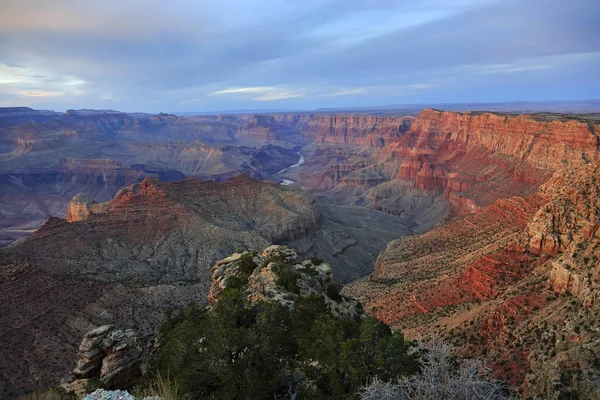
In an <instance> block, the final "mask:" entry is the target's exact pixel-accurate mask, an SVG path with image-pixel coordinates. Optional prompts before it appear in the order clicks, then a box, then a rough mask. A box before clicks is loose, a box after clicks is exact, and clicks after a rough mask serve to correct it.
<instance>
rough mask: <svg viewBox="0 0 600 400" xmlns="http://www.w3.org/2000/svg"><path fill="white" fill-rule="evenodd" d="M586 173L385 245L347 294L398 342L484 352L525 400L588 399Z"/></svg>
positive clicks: (592, 214) (590, 291)
mask: <svg viewBox="0 0 600 400" xmlns="http://www.w3.org/2000/svg"><path fill="white" fill-rule="evenodd" d="M598 171H599V169H598V165H597V164H595V163H590V164H588V165H583V166H578V165H577V164H575V166H573V167H569V168H566V169H561V170H559V171H557V172H556V173H554V175H553V177H552V178H551V179H550V180H549V181H548V182H546V183H545V184H544V185H542V187H541V188H540V190H539V192H538V193H534V194H532V195H529V196H527V197H523V198H520V197H515V198H511V199H507V200H498V201H497V202H495V203H494V204H492V205H490V206H488V207H486V208H483V209H481V210H479V211H477V212H476V213H474V214H472V215H468V216H465V217H462V218H456V219H453V220H452V221H450V222H448V223H446V224H443V225H441V226H440V227H438V228H436V229H434V230H431V231H430V232H428V233H426V234H423V235H420V236H415V237H408V238H402V239H399V240H397V241H394V242H391V243H390V244H389V246H388V248H387V249H386V251H385V252H383V253H382V254H381V255H380V257H379V258H378V261H377V264H376V267H375V272H374V273H373V274H372V276H371V279H370V281H365V282H359V283H356V284H354V285H353V286H351V287H350V288H348V289H347V292H348V293H350V294H353V295H354V296H356V298H358V299H359V300H360V301H361V302H362V303H363V304H364V305H365V310H366V311H367V312H368V313H372V314H374V315H376V316H378V318H380V319H382V320H384V321H386V322H388V323H390V324H392V325H393V326H395V327H397V328H399V329H402V330H403V331H404V332H405V334H407V335H409V336H412V335H427V334H429V335H441V336H444V337H446V338H447V340H451V341H454V343H455V344H456V345H458V346H460V347H461V348H462V350H461V352H462V354H464V355H474V354H481V353H482V352H484V353H485V354H486V356H487V357H488V360H489V361H491V362H492V364H493V365H494V368H495V370H496V371H497V372H498V374H499V375H500V376H501V377H503V378H504V379H506V380H507V381H509V382H510V383H511V384H512V385H514V387H518V388H519V390H520V392H521V394H522V395H523V396H524V397H525V398H531V399H542V398H555V397H556V396H558V398H561V396H563V397H564V396H567V397H569V396H571V397H572V396H575V397H577V398H594V396H598V395H599V394H600V387H598V385H597V381H598V376H599V374H600V369H598V364H597V363H598V361H599V359H598V357H597V350H595V349H597V346H598V343H599V342H598V332H600V308H599V305H600V303H599V302H598V300H599V299H600V264H599V261H598V255H597V249H598V247H600V241H599V240H598V237H597V235H596V226H597V224H598V216H597V214H596V213H597V209H598V204H597V202H598V196H597V192H598V190H599V189H600V179H599V178H600V176H599V173H598Z"/></svg>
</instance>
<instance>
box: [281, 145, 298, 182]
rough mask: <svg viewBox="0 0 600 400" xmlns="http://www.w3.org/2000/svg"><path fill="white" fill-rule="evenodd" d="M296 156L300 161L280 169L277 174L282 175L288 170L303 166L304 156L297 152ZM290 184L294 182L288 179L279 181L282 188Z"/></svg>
mask: <svg viewBox="0 0 600 400" xmlns="http://www.w3.org/2000/svg"><path fill="white" fill-rule="evenodd" d="M296 154H298V155H299V156H300V160H298V162H297V163H296V164H294V165H290V166H289V167H287V168H284V169H282V170H281V171H279V172H278V174H282V173H284V172H285V171H289V170H290V169H293V168H297V167H299V166H300V165H302V164H304V156H303V155H302V154H300V152H298V153H296ZM292 183H294V181H292V180H290V179H283V178H282V179H281V182H280V184H281V185H284V186H287V185H291V184H292Z"/></svg>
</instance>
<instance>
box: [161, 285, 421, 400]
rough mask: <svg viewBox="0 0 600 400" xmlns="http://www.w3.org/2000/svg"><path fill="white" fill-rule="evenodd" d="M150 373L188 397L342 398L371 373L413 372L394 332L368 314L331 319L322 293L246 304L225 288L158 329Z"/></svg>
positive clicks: (239, 294) (236, 292)
mask: <svg viewBox="0 0 600 400" xmlns="http://www.w3.org/2000/svg"><path fill="white" fill-rule="evenodd" d="M163 335H164V340H163V344H162V346H161V347H160V350H159V352H158V354H157V357H156V360H155V362H154V368H153V371H154V372H156V373H162V374H163V375H164V374H170V376H171V377H172V378H173V379H174V380H175V381H176V382H177V383H178V384H179V385H181V387H182V389H183V391H184V392H185V393H187V394H188V395H190V396H191V397H192V398H215V399H217V398H218V399H239V398H246V399H281V398H293V396H294V395H295V396H296V397H295V398H296V399H319V398H323V399H325V398H327V399H345V398H353V396H354V395H355V394H356V392H357V391H358V389H359V387H360V386H362V385H364V384H365V383H366V382H367V381H369V380H370V379H372V378H374V377H375V376H377V377H379V378H380V379H384V380H388V379H395V378H397V377H399V376H405V375H408V374H412V373H414V372H415V371H416V360H415V357H414V356H413V355H410V354H409V352H408V344H407V343H406V342H405V341H404V338H403V336H402V334H401V333H398V332H392V331H391V330H390V328H389V327H388V326H386V325H384V324H382V323H381V322H378V321H377V320H375V319H373V318H348V317H336V316H334V315H333V314H332V313H331V312H329V311H328V309H327V307H326V305H325V302H324V300H323V297H320V296H307V297H300V298H298V299H297V300H296V302H295V306H294V307H293V308H289V307H286V306H284V305H282V304H280V303H278V302H257V303H254V304H249V303H247V301H246V299H245V296H244V295H243V293H242V292H240V291H239V290H237V289H227V290H226V291H225V292H224V293H223V295H222V296H221V298H220V299H219V301H218V302H217V303H216V304H215V306H214V307H213V308H212V309H211V310H210V311H208V310H207V309H203V308H198V307H196V306H189V307H188V308H187V309H186V310H185V311H184V312H182V313H180V314H179V315H177V316H175V317H174V318H171V320H170V321H169V322H168V323H167V324H166V325H165V326H164V327H163Z"/></svg>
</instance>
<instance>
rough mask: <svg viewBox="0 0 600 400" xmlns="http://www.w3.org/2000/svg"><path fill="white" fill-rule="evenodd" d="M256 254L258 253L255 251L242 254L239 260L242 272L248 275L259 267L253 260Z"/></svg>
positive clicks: (238, 263)
mask: <svg viewBox="0 0 600 400" xmlns="http://www.w3.org/2000/svg"><path fill="white" fill-rule="evenodd" d="M255 255H256V254H254V253H246V254H242V256H241V257H240V259H239V261H238V262H237V265H238V267H239V268H240V271H241V272H243V273H244V274H247V275H251V274H252V272H253V271H254V269H255V268H256V267H258V265H256V263H255V262H254V260H253V259H254V256H255Z"/></svg>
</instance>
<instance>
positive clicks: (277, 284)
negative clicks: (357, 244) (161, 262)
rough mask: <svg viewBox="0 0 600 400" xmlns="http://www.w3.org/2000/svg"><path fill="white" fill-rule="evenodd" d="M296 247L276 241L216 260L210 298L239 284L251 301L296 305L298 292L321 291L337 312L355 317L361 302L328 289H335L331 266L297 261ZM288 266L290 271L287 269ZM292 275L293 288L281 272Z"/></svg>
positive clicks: (215, 298) (312, 292)
mask: <svg viewBox="0 0 600 400" xmlns="http://www.w3.org/2000/svg"><path fill="white" fill-rule="evenodd" d="M297 258H298V256H297V253H296V251H295V250H293V249H290V248H289V247H287V246H279V245H273V246H269V247H267V248H266V249H265V250H264V251H263V252H262V253H261V254H258V253H252V252H247V251H245V252H243V253H235V254H233V255H231V256H230V257H227V258H224V259H222V260H219V261H217V262H216V264H215V266H214V267H213V268H212V270H211V272H212V284H211V287H210V291H209V294H208V302H209V303H215V302H217V301H218V300H219V297H220V296H221V294H222V292H223V290H225V289H227V288H228V287H239V286H240V284H241V285H242V287H244V288H245V290H246V292H247V294H248V300H249V301H250V302H251V303H254V302H257V301H278V302H280V303H281V304H283V305H286V306H289V307H293V305H294V299H295V298H297V297H298V296H310V295H319V296H322V297H323V298H324V299H325V304H326V305H327V306H329V309H330V310H331V312H332V313H333V314H334V315H339V316H349V317H354V316H357V315H359V314H360V312H362V310H360V311H359V309H358V303H357V302H356V301H353V300H347V299H345V298H343V297H342V296H338V298H335V299H334V298H331V295H329V293H330V292H331V291H336V290H337V289H336V288H335V286H336V284H335V283H334V282H333V279H332V271H331V267H330V266H329V265H328V264H325V263H323V262H322V261H320V260H319V261H311V260H305V261H302V262H298V261H297ZM285 268H289V271H284V269H285ZM284 273H287V274H290V276H293V280H294V284H293V289H292V290H290V287H287V288H286V287H284V286H283V284H282V281H281V276H282V274H284Z"/></svg>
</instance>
